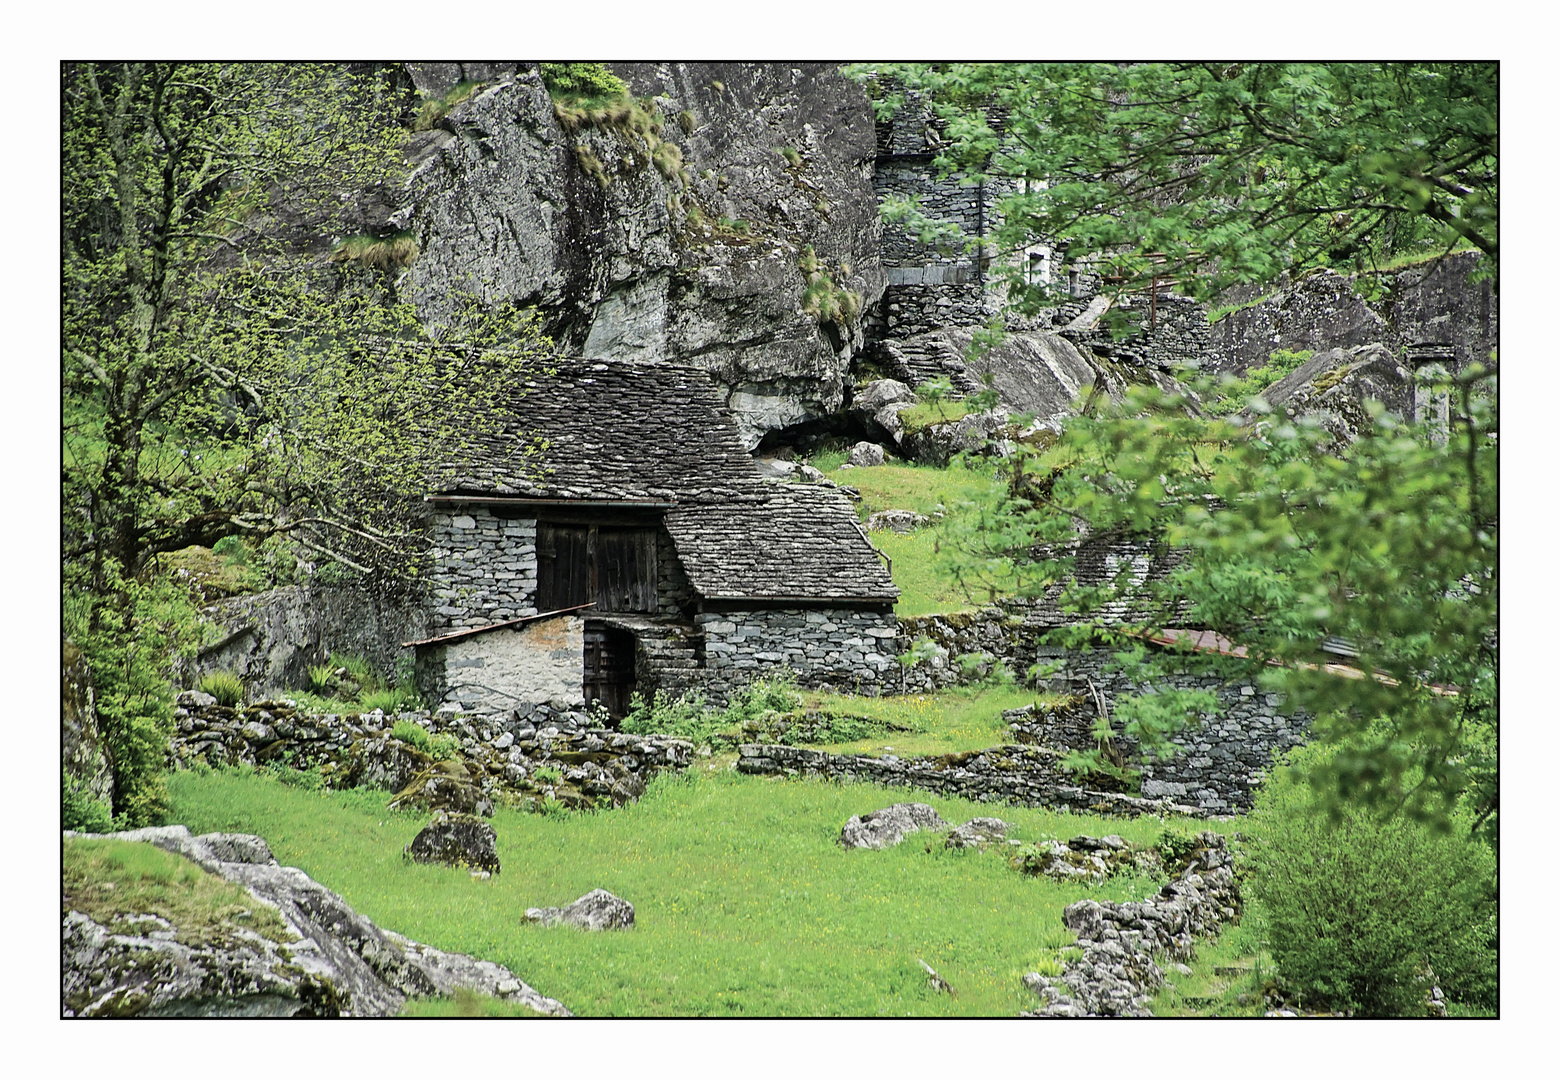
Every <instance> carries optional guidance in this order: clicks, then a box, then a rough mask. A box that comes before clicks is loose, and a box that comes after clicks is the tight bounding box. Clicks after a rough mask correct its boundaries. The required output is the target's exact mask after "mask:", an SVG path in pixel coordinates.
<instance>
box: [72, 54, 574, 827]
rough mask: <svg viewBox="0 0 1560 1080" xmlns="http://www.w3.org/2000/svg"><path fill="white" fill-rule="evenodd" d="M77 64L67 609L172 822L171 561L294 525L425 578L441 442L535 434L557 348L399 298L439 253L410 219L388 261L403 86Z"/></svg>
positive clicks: (332, 553) (343, 562) (122, 740)
mask: <svg viewBox="0 0 1560 1080" xmlns="http://www.w3.org/2000/svg"><path fill="white" fill-rule="evenodd" d="M62 76H63V84H64V115H63V131H62V161H63V171H62V190H63V200H62V218H63V228H64V237H65V244H64V262H63V268H62V269H63V282H62V285H63V289H62V293H63V314H62V339H63V340H62V346H63V348H62V352H63V363H62V382H63V387H62V389H63V406H64V430H63V433H62V434H63V442H64V446H63V449H64V455H63V457H64V471H63V477H62V484H63V505H64V521H63V531H64V551H63V556H64V579H65V586H66V592H67V597H66V601H67V602H66V615H67V619H66V627H67V632H69V633H71V634H73V635H75V636H77V637H78V638H79V639H80V644H81V647H82V649H83V651H84V652H86V653H87V656H88V661H89V663H90V664H91V665H92V668H93V671H94V673H95V674H96V676H97V677H98V678H99V679H100V680H102V681H103V686H104V687H106V690H100V696H99V701H100V709H101V710H102V711H103V715H104V718H105V724H106V727H107V729H108V730H107V731H106V737H107V740H108V742H109V744H110V746H111V748H113V749H114V751H115V770H116V805H115V811H116V813H119V814H121V815H123V814H126V813H130V815H131V818H132V819H134V820H146V819H147V818H149V817H154V816H155V811H154V810H153V809H151V808H152V807H154V805H155V803H156V801H157V800H156V796H155V793H150V794H147V795H146V796H145V797H144V798H140V799H139V802H138V801H137V799H138V798H139V797H138V796H136V794H135V792H137V791H138V790H140V789H141V786H142V785H141V778H143V777H150V776H151V775H152V774H153V773H154V772H155V771H156V768H157V766H158V763H159V759H158V755H159V754H160V749H159V742H161V743H162V744H163V745H165V742H166V739H165V729H166V726H167V723H168V722H169V719H170V716H171V712H170V709H171V705H170V701H169V697H170V694H169V691H168V688H167V685H166V680H161V681H159V676H158V675H157V672H158V671H159V669H160V668H161V667H162V665H163V664H164V663H165V662H166V659H167V656H168V652H169V650H170V649H171V648H176V647H177V645H178V642H179V640H180V639H181V638H185V637H187V636H188V632H189V630H190V623H191V622H192V618H191V616H190V615H189V613H188V612H186V613H185V614H184V615H182V616H180V617H177V618H174V617H172V616H167V617H164V615H166V613H167V604H166V603H165V602H164V601H163V600H160V599H158V598H157V596H156V595H155V594H157V585H156V581H155V578H156V572H157V567H158V557H159V556H160V555H163V554H166V553H169V552H174V551H178V550H181V549H183V548H186V547H189V546H191V545H201V546H205V547H210V546H212V545H214V544H216V543H217V542H218V541H220V540H223V539H225V538H227V537H234V536H236V537H242V538H244V539H245V540H246V541H249V542H259V541H262V540H265V539H266V538H269V537H283V536H284V537H286V538H287V541H288V542H289V543H290V544H295V545H297V546H298V547H299V548H300V549H301V550H303V551H305V552H306V553H308V554H309V555H311V556H312V557H314V558H316V559H318V560H321V561H329V562H333V563H335V564H337V565H338V566H341V567H345V568H348V569H349V570H351V571H352V572H354V573H358V574H362V575H367V576H370V577H371V578H372V579H373V580H374V581H376V582H378V583H379V584H381V585H385V584H387V583H391V582H405V581H407V580H415V577H416V574H417V572H418V569H419V562H420V559H421V557H422V554H423V552H424V550H425V540H424V537H423V534H422V530H421V527H420V526H421V516H420V499H421V496H422V494H423V493H424V492H425V491H426V490H427V485H428V483H429V482H430V480H431V479H432V477H433V474H434V472H435V471H436V469H437V467H438V461H439V459H440V457H441V456H442V455H445V454H450V453H453V454H455V456H458V452H459V450H460V449H461V448H462V445H463V444H465V443H467V442H469V441H473V440H479V439H481V438H482V437H483V436H484V435H486V434H490V433H489V432H485V431H483V430H480V429H477V428H473V427H472V426H471V425H470V423H469V420H470V418H471V417H472V416H473V415H474V414H477V415H480V414H481V413H482V412H484V411H487V412H489V413H490V414H491V415H493V416H495V417H496V418H497V419H496V421H495V422H496V423H498V424H499V425H502V426H507V427H509V428H512V429H513V430H516V431H518V418H517V417H514V416H513V415H512V413H511V412H510V411H509V406H508V404H507V402H508V401H509V396H508V395H509V394H510V393H511V392H512V390H513V388H514V386H515V385H516V383H517V382H518V381H519V380H520V379H521V378H522V377H523V375H524V373H525V372H526V371H527V370H528V366H529V365H530V364H532V363H533V362H534V360H535V359H536V357H537V356H539V355H540V352H541V349H542V348H543V347H544V346H545V341H544V339H542V338H541V337H540V335H539V334H538V333H537V330H536V327H535V323H534V321H533V320H532V319H530V318H529V317H528V316H527V315H526V314H525V313H523V312H509V313H498V314H496V315H482V316H478V315H477V314H476V313H475V309H474V308H473V310H472V313H471V314H470V315H469V316H466V317H457V318H455V319H454V320H452V322H451V324H450V325H447V326H444V327H442V328H440V333H439V338H440V340H439V341H438V342H437V343H435V342H433V341H432V340H431V339H430V335H429V333H428V332H426V331H425V330H424V328H423V327H422V326H421V324H420V323H419V322H418V320H417V318H416V314H415V312H414V311H412V309H411V308H410V306H408V305H406V304H403V303H400V302H398V301H397V299H396V296H395V291H394V277H393V275H394V273H395V272H396V270H397V268H398V267H399V266H401V265H404V264H405V262H406V261H407V258H408V257H410V256H412V255H414V254H415V245H414V244H408V242H407V239H406V237H405V236H404V235H401V234H395V235H394V236H392V237H386V238H385V240H386V241H387V242H389V243H391V244H393V245H395V246H394V249H393V250H394V253H395V254H394V257H393V258H389V259H386V258H377V257H375V244H376V242H377V240H378V238H376V237H375V236H374V235H373V223H372V221H371V220H369V219H367V218H365V217H364V216H363V215H364V214H366V213H367V212H368V211H366V210H364V209H362V208H363V207H372V206H374V205H376V204H378V205H382V204H383V203H384V202H385V201H386V199H387V196H386V192H387V191H389V190H390V189H391V187H392V185H394V184H395V183H396V182H397V181H398V179H399V177H400V175H401V172H402V156H401V149H400V148H401V145H402V142H403V140H404V137H405V134H406V132H405V129H404V128H403V127H401V126H400V124H399V121H400V118H401V116H402V115H403V113H404V112H406V111H407V109H406V107H405V106H407V105H408V104H409V103H406V102H402V101H401V100H400V97H399V96H398V94H397V93H396V92H395V91H394V89H393V87H392V86H391V85H390V84H389V83H387V82H385V81H384V80H381V79H378V78H376V77H374V76H372V75H367V74H354V73H352V72H350V71H348V70H347V69H344V68H341V67H338V66H332V65H306V64H244V63H239V64H203V63H113V64H99V63H79V64H67V65H65V67H64V68H63V72H62ZM378 213H379V214H381V215H384V214H385V213H386V212H385V211H383V210H381V211H379V212H378ZM365 234H366V235H365ZM333 240H337V241H341V242H338V243H336V244H335V245H334V248H333V244H332V241H333ZM346 240H351V241H353V242H351V243H347V242H345V241H346ZM333 251H334V254H333ZM494 346H501V347H494ZM484 405H485V406H489V407H490V408H489V409H486V410H484V409H483V408H481V407H480V406H484ZM511 422H512V423H511ZM513 443H514V448H515V453H516V455H517V461H516V462H514V463H513V464H514V465H515V466H516V467H523V465H524V455H525V454H526V452H527V448H526V447H525V445H524V444H523V441H522V440H520V439H519V438H516V439H514V440H513ZM158 612H163V613H164V615H159V614H157V613H158ZM154 627H155V628H156V629H155V632H154ZM148 782H150V781H148ZM137 807H140V809H137Z"/></svg>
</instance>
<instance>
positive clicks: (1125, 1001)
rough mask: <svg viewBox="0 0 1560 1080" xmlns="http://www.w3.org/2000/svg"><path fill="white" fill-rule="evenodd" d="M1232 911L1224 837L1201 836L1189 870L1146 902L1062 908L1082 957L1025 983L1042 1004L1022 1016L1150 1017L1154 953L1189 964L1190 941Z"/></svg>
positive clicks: (1158, 977)
mask: <svg viewBox="0 0 1560 1080" xmlns="http://www.w3.org/2000/svg"><path fill="white" fill-rule="evenodd" d="M1079 839H1089V838H1087V837H1084V838H1079ZM1110 839H1112V838H1111V837H1105V838H1103V840H1110ZM1116 839H1119V838H1116ZM1074 842H1076V841H1074ZM1096 842H1097V843H1098V842H1102V841H1096ZM1239 908H1240V890H1239V888H1238V886H1237V885H1236V883H1235V873H1234V857H1233V856H1232V855H1231V853H1230V851H1229V848H1228V846H1227V844H1226V843H1225V840H1224V837H1222V836H1220V835H1219V834H1218V833H1213V832H1204V833H1200V834H1199V835H1198V848H1197V849H1196V851H1195V852H1194V855H1193V858H1192V861H1191V863H1190V865H1188V866H1187V868H1186V870H1185V871H1184V872H1183V873H1182V874H1181V877H1180V878H1179V880H1177V881H1175V882H1173V883H1171V884H1169V885H1166V886H1165V887H1164V888H1162V889H1160V890H1159V893H1158V895H1156V896H1155V897H1153V898H1152V899H1149V900H1145V901H1142V902H1141V903H1126V904H1118V903H1114V902H1111V901H1104V902H1101V901H1096V900H1080V901H1078V902H1077V903H1075V904H1069V905H1068V906H1067V908H1066V909H1065V910H1064V911H1063V912H1062V923H1063V924H1064V925H1065V926H1066V927H1067V928H1068V929H1069V930H1073V931H1075V932H1076V933H1077V935H1078V942H1077V943H1078V946H1079V947H1080V948H1081V949H1082V955H1081V956H1080V957H1078V958H1077V959H1076V960H1073V961H1072V962H1070V963H1069V964H1068V965H1067V969H1066V971H1064V972H1063V973H1062V974H1061V975H1060V976H1053V977H1047V976H1044V975H1040V974H1039V973H1037V972H1030V973H1029V974H1027V975H1025V976H1024V984H1025V985H1026V986H1028V987H1029V988H1030V989H1031V990H1033V991H1034V992H1035V993H1036V994H1038V995H1039V996H1040V998H1041V1000H1042V1001H1043V1002H1044V1004H1043V1005H1042V1006H1041V1007H1040V1008H1039V1009H1036V1010H1034V1011H1033V1012H1027V1013H1024V1014H1023V1015H1025V1016H1039V1017H1071V1016H1150V1015H1152V1014H1151V1013H1150V1012H1149V1011H1148V1002H1149V998H1150V997H1152V995H1153V993H1154V991H1155V990H1157V989H1158V988H1159V987H1160V985H1162V984H1163V982H1164V972H1163V971H1161V970H1160V968H1159V965H1158V964H1157V963H1155V961H1154V958H1153V954H1154V953H1155V952H1162V953H1163V954H1165V955H1166V956H1168V957H1170V958H1171V959H1173V960H1187V959H1190V958H1191V955H1192V949H1193V947H1194V945H1195V942H1196V939H1197V938H1198V937H1199V936H1211V935H1212V934H1214V933H1217V931H1218V928H1219V926H1220V924H1221V923H1223V922H1224V921H1225V920H1228V919H1233V918H1234V917H1235V916H1236V914H1237V913H1238V911H1239Z"/></svg>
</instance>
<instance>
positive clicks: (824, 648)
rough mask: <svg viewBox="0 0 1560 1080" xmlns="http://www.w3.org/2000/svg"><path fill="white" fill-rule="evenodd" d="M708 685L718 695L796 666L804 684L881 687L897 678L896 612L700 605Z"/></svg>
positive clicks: (873, 690)
mask: <svg viewBox="0 0 1560 1080" xmlns="http://www.w3.org/2000/svg"><path fill="white" fill-rule="evenodd" d="M694 621H695V622H696V624H697V625H698V627H699V629H700V631H702V633H703V635H704V657H705V671H706V675H705V687H706V693H707V695H708V697H709V699H710V700H712V701H725V700H726V699H727V698H729V696H730V694H731V693H732V692H733V691H734V690H737V689H739V688H741V687H743V686H746V685H748V684H749V683H751V682H753V680H755V679H758V678H762V677H765V676H767V675H774V674H781V673H784V672H786V671H790V672H794V673H795V674H796V676H797V678H798V681H799V682H800V683H801V684H802V685H804V686H814V687H833V688H834V689H837V690H841V691H848V692H859V693H864V694H878V693H882V692H883V691H884V689H885V688H887V689H892V686H893V683H894V682H895V681H897V678H898V670H899V663H898V660H897V655H898V653H897V648H896V643H895V639H896V638H897V637H898V634H899V629H898V623H897V620H896V619H895V618H894V615H893V613H892V612H878V611H869V610H854V609H849V608H829V609H826V610H815V609H806V608H774V609H768V610H762V611H728V612H720V611H714V612H702V613H700V614H699V615H697V616H695V619H694Z"/></svg>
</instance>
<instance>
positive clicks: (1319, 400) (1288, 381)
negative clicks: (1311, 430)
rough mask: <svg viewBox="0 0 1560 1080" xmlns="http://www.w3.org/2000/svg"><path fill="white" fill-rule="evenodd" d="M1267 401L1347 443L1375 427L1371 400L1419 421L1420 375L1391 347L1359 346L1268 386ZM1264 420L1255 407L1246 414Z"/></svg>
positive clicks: (1314, 360)
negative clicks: (1417, 389)
mask: <svg viewBox="0 0 1560 1080" xmlns="http://www.w3.org/2000/svg"><path fill="white" fill-rule="evenodd" d="M1262 398H1263V399H1264V400H1265V401H1266V402H1267V403H1268V404H1269V405H1270V406H1272V407H1273V408H1274V409H1276V410H1279V411H1280V412H1281V413H1283V414H1285V415H1287V416H1289V417H1292V418H1298V417H1302V416H1306V417H1311V418H1313V419H1315V420H1317V421H1318V422H1320V424H1321V425H1322V427H1323V428H1324V429H1326V431H1327V432H1328V433H1329V434H1330V435H1332V437H1333V441H1334V443H1335V444H1339V445H1346V444H1348V443H1351V442H1353V441H1354V440H1355V439H1357V438H1359V436H1360V435H1361V434H1362V433H1363V432H1366V431H1369V430H1370V429H1371V427H1372V426H1373V424H1374V421H1373V420H1372V419H1371V415H1370V411H1369V409H1368V408H1367V406H1366V402H1368V401H1379V402H1381V403H1382V404H1383V405H1385V406H1386V407H1387V408H1388V409H1390V410H1391V411H1393V412H1395V413H1396V414H1397V415H1398V416H1400V417H1404V418H1406V419H1412V418H1413V415H1414V376H1413V373H1412V372H1410V371H1409V370H1408V368H1406V367H1405V366H1404V365H1403V364H1402V363H1400V362H1399V361H1398V359H1397V358H1396V357H1395V356H1394V355H1393V354H1392V353H1391V352H1390V351H1389V350H1388V349H1387V348H1386V347H1385V346H1383V345H1381V344H1379V343H1372V344H1369V345H1357V346H1355V347H1354V348H1351V349H1330V350H1328V351H1327V352H1324V353H1318V354H1317V355H1316V356H1313V357H1311V358H1310V359H1309V360H1307V361H1306V362H1305V363H1304V364H1301V365H1300V367H1299V368H1297V369H1296V370H1295V371H1292V372H1290V373H1289V374H1288V375H1287V376H1285V377H1284V378H1283V379H1281V380H1280V381H1279V382H1277V383H1274V384H1273V385H1272V386H1270V387H1268V388H1267V390H1265V391H1264V392H1263V394H1262ZM1260 416H1261V414H1259V413H1257V412H1256V411H1255V410H1253V409H1252V408H1250V407H1248V408H1246V409H1245V410H1243V411H1242V412H1241V413H1240V418H1241V419H1242V420H1244V421H1247V422H1253V421H1255V420H1257V419H1260Z"/></svg>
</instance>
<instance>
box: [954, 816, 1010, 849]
mask: <svg viewBox="0 0 1560 1080" xmlns="http://www.w3.org/2000/svg"><path fill="white" fill-rule="evenodd" d="M1012 827H1013V826H1012V825H1011V824H1009V823H1008V822H1006V821H1003V820H1002V819H1001V818H994V817H978V818H970V820H968V821H966V822H965V823H964V824H963V825H960V826H959V827H958V828H957V829H954V830H953V831H952V832H950V833H949V834H948V837H947V839H946V840H944V841H943V846H944V847H947V848H981V849H984V848H986V847H989V846H990V845H992V844H995V843H999V842H1000V841H1002V840H1004V839H1006V837H1007V834H1008V830H1009V829H1011V828H1012Z"/></svg>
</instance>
